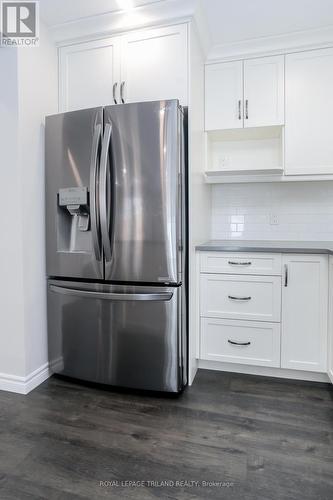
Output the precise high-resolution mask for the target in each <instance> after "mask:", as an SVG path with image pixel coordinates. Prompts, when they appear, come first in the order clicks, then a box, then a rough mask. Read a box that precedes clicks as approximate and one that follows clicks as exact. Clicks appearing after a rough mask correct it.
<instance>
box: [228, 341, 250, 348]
mask: <svg viewBox="0 0 333 500" xmlns="http://www.w3.org/2000/svg"><path fill="white" fill-rule="evenodd" d="M228 342H229V344H232V345H245V346H246V345H250V344H251V342H235V341H234V340H230V339H228Z"/></svg>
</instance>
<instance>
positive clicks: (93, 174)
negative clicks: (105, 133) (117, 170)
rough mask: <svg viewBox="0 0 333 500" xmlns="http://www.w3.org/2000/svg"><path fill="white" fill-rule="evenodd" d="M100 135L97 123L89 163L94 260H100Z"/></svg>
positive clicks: (100, 127) (100, 126)
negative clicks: (98, 177)
mask: <svg viewBox="0 0 333 500" xmlns="http://www.w3.org/2000/svg"><path fill="white" fill-rule="evenodd" d="M101 136H102V125H101V124H98V125H96V127H95V131H94V137H93V143H92V150H91V163H90V216H91V233H92V239H93V249H94V254H95V258H96V260H101V245H100V237H99V232H100V224H99V209H98V203H97V201H98V193H97V176H98V162H97V159H98V148H99V143H100V139H101Z"/></svg>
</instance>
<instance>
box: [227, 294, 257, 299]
mask: <svg viewBox="0 0 333 500" xmlns="http://www.w3.org/2000/svg"><path fill="white" fill-rule="evenodd" d="M228 299H230V300H251V299H252V297H234V296H233V295H228Z"/></svg>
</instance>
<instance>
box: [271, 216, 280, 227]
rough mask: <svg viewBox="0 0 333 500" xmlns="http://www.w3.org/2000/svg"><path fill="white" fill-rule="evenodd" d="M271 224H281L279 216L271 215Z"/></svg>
mask: <svg viewBox="0 0 333 500" xmlns="http://www.w3.org/2000/svg"><path fill="white" fill-rule="evenodd" d="M269 223H270V225H271V226H277V225H278V224H279V216H278V214H273V213H272V214H269Z"/></svg>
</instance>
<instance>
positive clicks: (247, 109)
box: [245, 99, 249, 120]
mask: <svg viewBox="0 0 333 500" xmlns="http://www.w3.org/2000/svg"><path fill="white" fill-rule="evenodd" d="M248 119H249V100H248V99H246V101H245V120H248Z"/></svg>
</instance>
